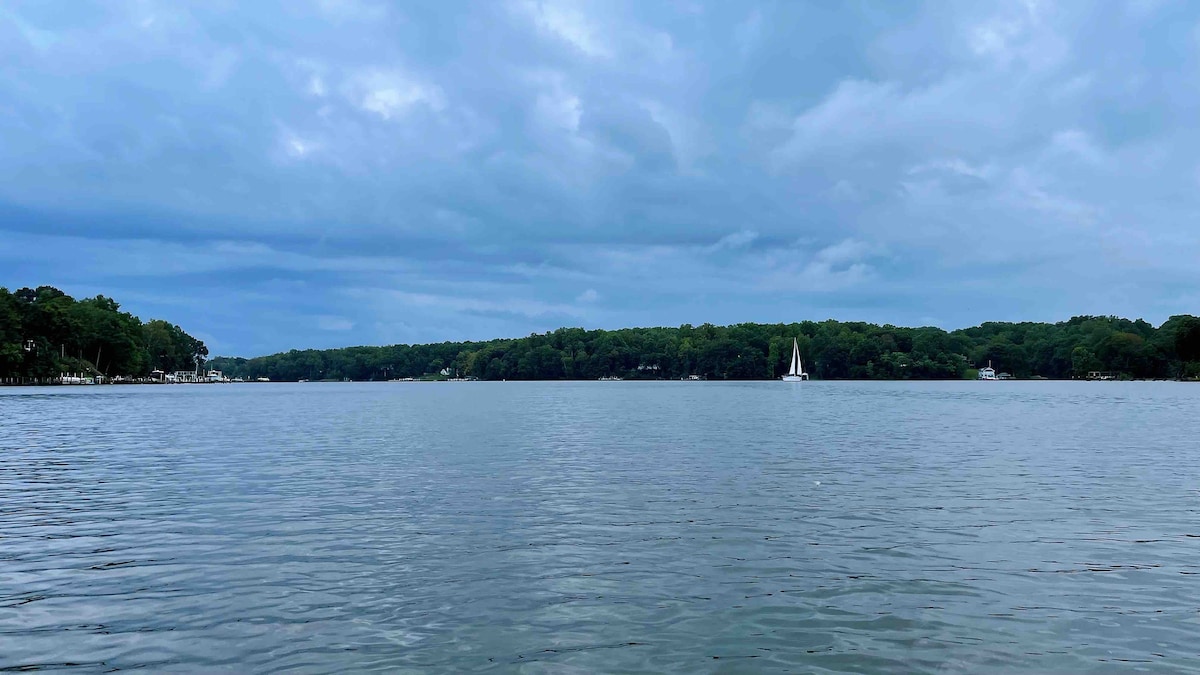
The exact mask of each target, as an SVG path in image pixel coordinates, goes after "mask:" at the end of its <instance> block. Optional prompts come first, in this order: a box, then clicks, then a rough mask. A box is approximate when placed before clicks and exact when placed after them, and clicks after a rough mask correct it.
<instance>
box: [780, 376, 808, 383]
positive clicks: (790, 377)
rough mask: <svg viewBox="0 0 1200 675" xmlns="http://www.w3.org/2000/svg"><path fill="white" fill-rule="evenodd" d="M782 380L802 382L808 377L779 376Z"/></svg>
mask: <svg viewBox="0 0 1200 675" xmlns="http://www.w3.org/2000/svg"><path fill="white" fill-rule="evenodd" d="M780 379H781V380H783V381H784V382H803V381H805V380H807V379H808V376H807V375H784V376H783V377H781V378H780Z"/></svg>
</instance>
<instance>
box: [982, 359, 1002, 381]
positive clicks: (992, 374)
mask: <svg viewBox="0 0 1200 675" xmlns="http://www.w3.org/2000/svg"><path fill="white" fill-rule="evenodd" d="M979 379H981V380H998V379H1000V378H998V377H996V369H995V368H992V362H991V361H988V364H987V367H986V368H980V369H979Z"/></svg>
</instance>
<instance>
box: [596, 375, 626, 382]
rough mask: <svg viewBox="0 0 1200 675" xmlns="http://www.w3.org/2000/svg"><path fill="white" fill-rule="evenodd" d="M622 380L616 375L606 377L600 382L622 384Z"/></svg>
mask: <svg viewBox="0 0 1200 675" xmlns="http://www.w3.org/2000/svg"><path fill="white" fill-rule="evenodd" d="M622 379H623V378H620V377H617V376H616V375H605V376H604V377H601V378H600V381H601V382H620V381H621V380H622Z"/></svg>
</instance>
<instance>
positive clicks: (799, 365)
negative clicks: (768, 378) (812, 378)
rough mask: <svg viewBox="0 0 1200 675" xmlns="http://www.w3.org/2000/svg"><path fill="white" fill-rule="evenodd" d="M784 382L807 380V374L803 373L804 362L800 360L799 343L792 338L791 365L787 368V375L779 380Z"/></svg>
mask: <svg viewBox="0 0 1200 675" xmlns="http://www.w3.org/2000/svg"><path fill="white" fill-rule="evenodd" d="M780 379H781V380H783V381H784V382H803V381H805V380H807V379H808V373H806V372H804V362H803V361H801V360H800V341H799V340H797V339H796V338H792V365H791V367H790V368H788V372H787V375H784V376H783V377H781V378H780Z"/></svg>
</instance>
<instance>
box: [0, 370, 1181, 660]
mask: <svg viewBox="0 0 1200 675" xmlns="http://www.w3.org/2000/svg"><path fill="white" fill-rule="evenodd" d="M1198 417H1200V386H1194V385H1187V384H1176V383H1050V382H1042V383H1034V382H1029V383H1023V382H1022V383H1017V382H1013V383H1007V382H1006V383H974V382H971V383H967V382H964V383H912V384H906V383H824V382H809V383H804V384H801V385H790V384H784V383H778V382H771V383H765V382H764V383H745V384H732V383H730V384H724V383H680V382H674V383H666V382H664V383H637V382H611V383H608V382H605V383H601V382H581V383H466V384H420V383H405V384H398V383H381V384H316V383H313V384H299V385H286V384H266V385H259V384H244V385H228V386H216V385H212V386H205V385H200V386H195V385H193V386H186V385H181V386H175V387H124V388H122V387H107V388H100V387H92V388H51V389H14V388H10V389H4V390H0V670H4V669H12V670H17V669H47V670H55V669H78V670H80V671H85V672H99V671H108V670H117V669H120V670H127V669H132V670H138V669H140V670H144V671H147V672H168V671H169V672H264V673H265V672H276V671H288V672H314V673H315V672H354V671H367V670H381V671H389V672H413V673H417V672H420V673H428V672H446V673H450V672H479V671H485V672H487V671H491V672H522V673H542V672H546V673H550V672H552V673H594V672H656V673H667V672H676V673H697V672H711V673H745V672H764V671H792V672H815V673H835V672H837V673H841V672H904V673H909V672H929V673H932V672H1063V673H1086V672H1113V673H1116V672H1133V671H1137V670H1142V671H1147V672H1161V673H1167V672H1188V671H1191V672H1200V461H1198V460H1200V431H1198V427H1197V418H1198Z"/></svg>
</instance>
